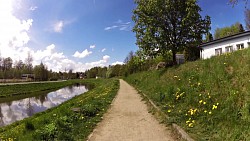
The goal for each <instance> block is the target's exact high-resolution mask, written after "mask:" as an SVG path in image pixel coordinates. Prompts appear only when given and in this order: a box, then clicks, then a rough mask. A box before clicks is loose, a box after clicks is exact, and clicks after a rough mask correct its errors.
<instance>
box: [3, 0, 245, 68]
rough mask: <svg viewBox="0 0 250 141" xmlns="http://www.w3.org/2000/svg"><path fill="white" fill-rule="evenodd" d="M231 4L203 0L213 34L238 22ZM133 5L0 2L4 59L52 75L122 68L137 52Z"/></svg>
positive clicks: (127, 1)
mask: <svg viewBox="0 0 250 141" xmlns="http://www.w3.org/2000/svg"><path fill="white" fill-rule="evenodd" d="M228 1H229V0H199V2H198V4H199V6H200V7H201V8H202V12H201V15H202V16H205V15H209V16H210V17H211V20H212V24H211V27H212V29H211V32H212V33H214V31H215V29H216V28H222V27H225V26H230V25H232V24H234V23H236V22H240V23H242V24H243V26H244V25H245V22H244V10H245V7H249V4H247V5H245V3H243V2H240V3H239V4H238V5H235V6H234V7H233V6H232V5H228ZM135 7H136V5H135V4H134V1H133V0H60V1H58V0H0V56H1V57H11V58H12V59H13V61H14V62H15V61H17V60H23V61H24V62H25V58H27V56H28V53H30V54H31V55H32V57H33V65H34V66H35V65H38V64H40V63H41V62H42V63H44V64H45V65H46V66H47V67H48V69H52V70H53V71H57V72H58V71H68V70H70V69H73V71H74V72H79V71H85V70H87V69H90V68H92V67H95V66H102V67H103V66H108V65H114V64H122V63H123V61H124V59H125V57H126V56H127V55H128V53H129V52H130V51H136V50H137V49H138V47H137V46H136V44H135V43H136V38H135V33H133V32H132V31H131V30H132V28H133V25H134V23H133V21H132V19H131V17H132V15H133V13H132V11H133V9H134V8H135Z"/></svg>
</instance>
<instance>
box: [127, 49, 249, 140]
mask: <svg viewBox="0 0 250 141" xmlns="http://www.w3.org/2000/svg"><path fill="white" fill-rule="evenodd" d="M125 79H126V80H127V81H128V82H129V83H131V84H132V85H134V86H135V87H136V88H137V89H139V90H140V91H142V92H143V93H145V94H146V95H148V96H149V97H150V98H151V99H152V100H153V101H154V102H155V103H156V104H157V105H158V106H159V107H160V108H161V109H162V111H164V112H165V113H166V114H167V115H169V116H170V119H169V120H168V122H172V123H177V124H178V125H180V126H182V127H183V128H185V129H186V131H187V132H189V133H190V134H191V136H192V137H193V138H195V139H196V140H250V49H245V50H240V51H236V52H233V53H232V54H224V55H221V56H216V57H212V58H211V59H207V60H200V61H196V62H189V63H186V64H183V65H180V66H176V67H174V68H169V69H163V70H159V71H148V72H142V73H137V74H133V75H130V76H128V77H127V78H125Z"/></svg>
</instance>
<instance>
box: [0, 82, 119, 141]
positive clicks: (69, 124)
mask: <svg viewBox="0 0 250 141" xmlns="http://www.w3.org/2000/svg"><path fill="white" fill-rule="evenodd" d="M82 83H84V84H91V85H94V88H93V89H91V90H90V91H88V92H86V93H84V94H82V95H79V96H76V97H74V98H72V99H71V100H69V101H67V102H65V103H63V104H61V105H59V106H58V107H55V108H52V109H49V110H47V111H45V112H41V113H38V114H35V115H34V116H32V117H30V118H26V119H24V120H22V121H18V122H15V123H13V124H11V125H8V126H6V127H2V128H1V129H0V138H1V139H3V140H4V139H5V140H6V139H9V138H10V139H13V140H21V141H27V140H29V141H32V140H86V138H87V136H88V135H89V134H90V133H91V132H92V130H93V129H94V127H95V126H96V124H97V123H98V122H99V121H100V120H101V119H102V116H103V114H104V113H105V112H106V110H107V109H108V107H109V105H110V104H111V102H112V100H113V98H114V97H115V95H116V94H117V91H118V89H119V81H118V80H117V79H97V80H95V79H92V80H84V81H82ZM72 108H77V109H79V111H78V112H74V111H73V110H72Z"/></svg>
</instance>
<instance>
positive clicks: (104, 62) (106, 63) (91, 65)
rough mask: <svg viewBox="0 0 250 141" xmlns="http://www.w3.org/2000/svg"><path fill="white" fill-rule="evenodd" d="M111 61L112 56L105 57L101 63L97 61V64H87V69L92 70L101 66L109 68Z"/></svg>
mask: <svg viewBox="0 0 250 141" xmlns="http://www.w3.org/2000/svg"><path fill="white" fill-rule="evenodd" d="M109 59H110V56H108V55H105V56H103V57H102V59H101V60H99V61H95V62H91V63H86V67H88V68H92V67H96V66H101V67H103V66H107V65H108V61H109Z"/></svg>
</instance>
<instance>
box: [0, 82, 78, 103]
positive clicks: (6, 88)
mask: <svg viewBox="0 0 250 141" xmlns="http://www.w3.org/2000/svg"><path fill="white" fill-rule="evenodd" d="M75 83H79V80H69V81H62V82H52V83H32V84H18V85H0V101H1V100H2V99H6V98H14V97H29V96H30V95H36V94H38V95H39V92H43V91H52V90H56V89H60V88H63V87H66V86H69V85H73V84H75Z"/></svg>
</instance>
